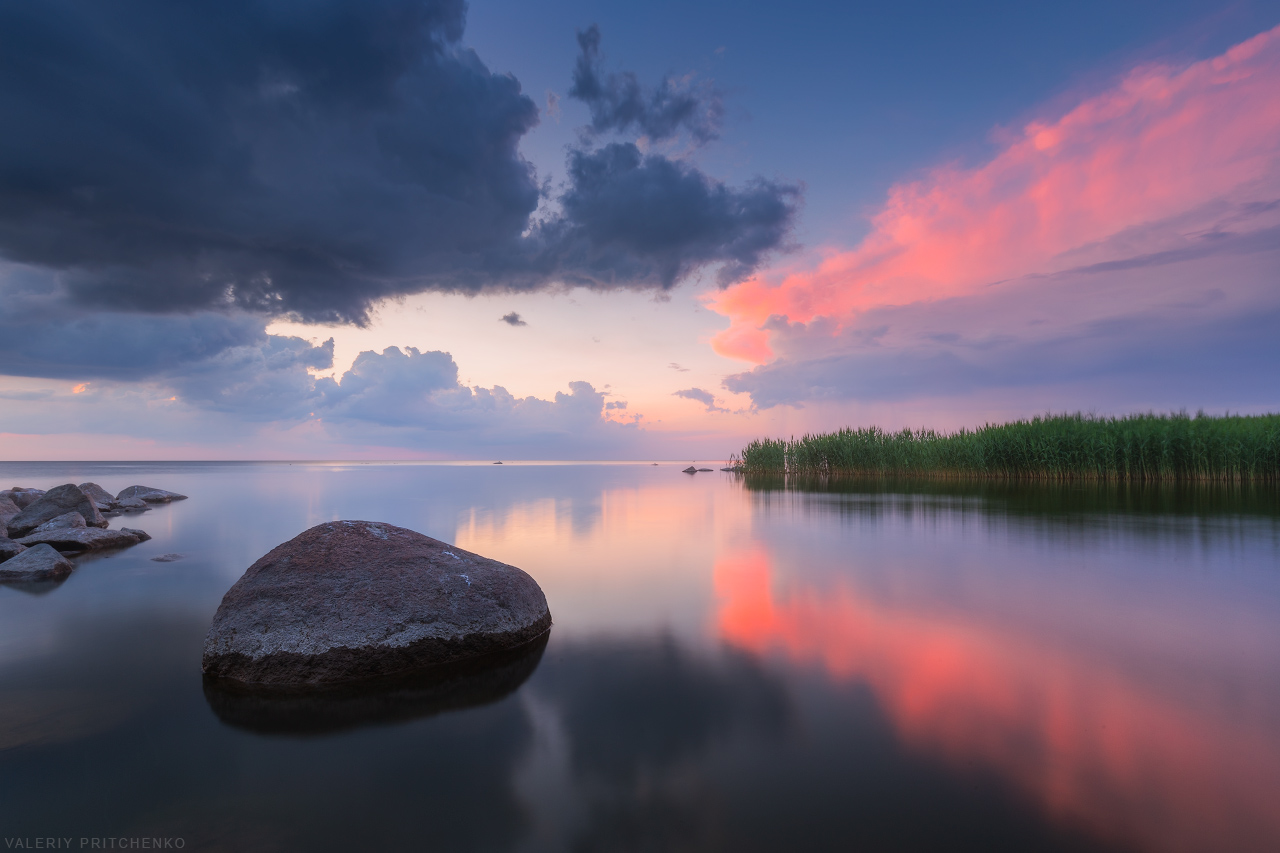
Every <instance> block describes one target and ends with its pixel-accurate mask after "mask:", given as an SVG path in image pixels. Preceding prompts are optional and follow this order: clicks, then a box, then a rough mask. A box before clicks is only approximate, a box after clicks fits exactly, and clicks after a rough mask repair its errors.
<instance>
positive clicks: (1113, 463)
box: [737, 413, 1280, 481]
mask: <svg viewBox="0 0 1280 853" xmlns="http://www.w3.org/2000/svg"><path fill="white" fill-rule="evenodd" d="M737 461H738V463H739V465H738V467H739V469H740V470H741V471H743V472H744V473H747V474H775V475H776V474H784V475H799V476H819V477H829V476H839V475H854V476H879V477H903V476H906V477H917V476H920V477H992V478H1013V479H1035V480H1075V479H1087V480H1123V481H1139V480H1276V479H1280V415H1227V416H1223V417H1211V416H1208V415H1205V414H1203V413H1200V414H1197V415H1196V416H1194V417H1191V416H1188V415H1186V414H1171V415H1156V414H1146V415H1130V416H1128V417H1123V418H1105V417H1095V416H1093V415H1082V414H1074V415H1046V416H1044V417H1038V418H1032V419H1031V420H1029V421H1025V420H1024V421H1014V422H1013V423H1007V424H987V425H986V426H984V427H981V428H979V429H973V430H969V429H961V430H959V431H958V432H954V433H938V432H934V431H933V430H923V429H922V430H910V429H904V430H902V431H901V432H894V433H891V432H885V431H884V430H882V429H879V428H878V427H866V428H862V429H852V428H847V427H846V428H845V429H842V430H839V431H837V432H832V433H825V434H822V435H806V436H804V437H803V438H799V439H797V438H792V439H791V440H789V441H788V440H785V439H767V438H766V439H757V440H755V441H753V442H751V443H750V444H748V445H747V446H746V447H744V448H743V449H742V453H741V456H740V459H738V460H737Z"/></svg>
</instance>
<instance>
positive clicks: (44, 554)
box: [0, 545, 75, 581]
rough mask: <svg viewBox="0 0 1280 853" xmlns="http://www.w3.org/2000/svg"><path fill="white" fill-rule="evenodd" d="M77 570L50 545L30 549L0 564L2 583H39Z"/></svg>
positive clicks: (0, 579)
mask: <svg viewBox="0 0 1280 853" xmlns="http://www.w3.org/2000/svg"><path fill="white" fill-rule="evenodd" d="M73 568H75V566H74V565H72V563H71V561H70V560H68V559H67V558H66V557H64V556H62V555H61V554H59V553H58V552H57V551H55V550H54V549H53V548H51V547H49V546H48V545H36V546H35V547H34V548H28V549H27V550H25V551H23V552H22V553H21V554H19V555H18V556H16V557H13V558H12V559H9V560H5V561H4V562H3V563H0V581H38V580H46V579H48V578H60V577H65V576H66V575H69V574H71V570H72V569H73Z"/></svg>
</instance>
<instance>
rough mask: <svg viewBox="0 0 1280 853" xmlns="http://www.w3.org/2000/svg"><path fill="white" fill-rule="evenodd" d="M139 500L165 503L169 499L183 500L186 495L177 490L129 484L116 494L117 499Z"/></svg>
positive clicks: (150, 502)
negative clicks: (170, 490)
mask: <svg viewBox="0 0 1280 853" xmlns="http://www.w3.org/2000/svg"><path fill="white" fill-rule="evenodd" d="M134 499H136V500H140V501H142V502H144V503H149V504H167V503H169V501H185V500H186V499H187V496H186V495H180V494H178V493H177V492H166V491H165V490H164V489H156V488H153V487H151V486H130V487H129V488H127V489H125V490H124V491H122V492H120V494H118V495H116V500H117V501H128V500H134Z"/></svg>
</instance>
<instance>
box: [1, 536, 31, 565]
mask: <svg viewBox="0 0 1280 853" xmlns="http://www.w3.org/2000/svg"><path fill="white" fill-rule="evenodd" d="M25 550H27V546H26V545H19V544H18V543H17V542H14V541H13V540H12V539H6V538H5V537H3V536H0V563H3V562H4V561H5V560H10V559H12V558H14V557H16V556H18V555H19V554H21V553H22V552H23V551H25Z"/></svg>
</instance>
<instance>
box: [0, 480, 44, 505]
mask: <svg viewBox="0 0 1280 853" xmlns="http://www.w3.org/2000/svg"><path fill="white" fill-rule="evenodd" d="M2 494H6V495H8V496H9V499H10V500H12V501H13V502H14V503H15V504H17V505H18V509H26V508H27V507H29V506H31V504H33V503H35V502H36V500H37V499H38V498H40V497H43V495H44V492H42V491H41V490H39V489H27V488H23V487H22V486H14V487H13V488H11V489H9V490H8V491H6V492H3V493H2Z"/></svg>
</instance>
